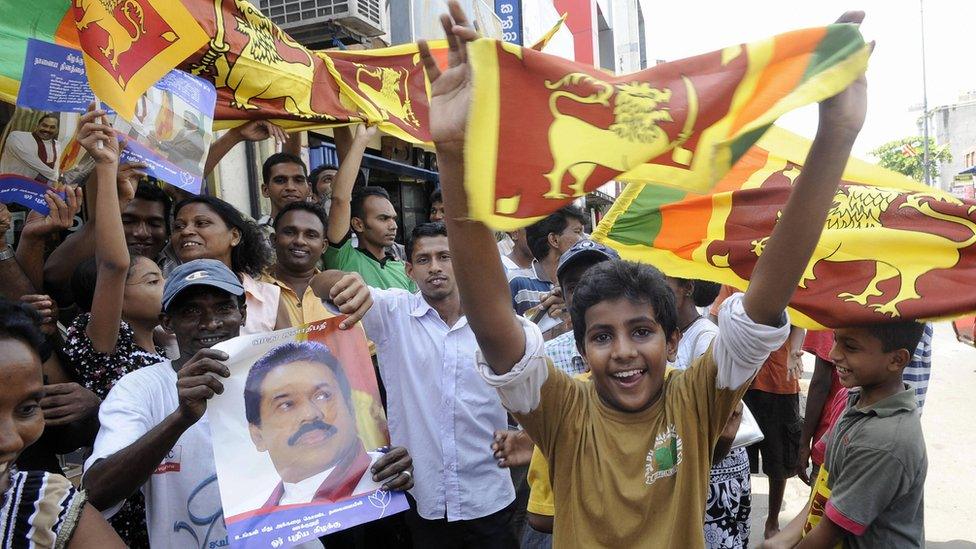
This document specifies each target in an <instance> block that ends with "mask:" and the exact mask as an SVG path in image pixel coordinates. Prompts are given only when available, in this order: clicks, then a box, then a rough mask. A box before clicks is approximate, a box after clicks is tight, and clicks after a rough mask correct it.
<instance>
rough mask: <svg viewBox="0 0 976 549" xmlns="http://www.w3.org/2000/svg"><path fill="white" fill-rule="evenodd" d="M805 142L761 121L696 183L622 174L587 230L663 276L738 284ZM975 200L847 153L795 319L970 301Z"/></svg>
mask: <svg viewBox="0 0 976 549" xmlns="http://www.w3.org/2000/svg"><path fill="white" fill-rule="evenodd" d="M809 147H810V142H809V141H807V140H805V139H803V138H800V137H798V136H796V135H794V134H791V133H789V132H787V131H785V130H782V129H780V128H776V127H774V128H771V129H770V130H769V131H768V132H767V133H766V135H765V136H764V137H763V138H762V139H761V140H760V141H759V142H758V144H757V145H756V146H754V147H752V148H751V149H749V150H748V151H747V152H746V154H745V155H743V156H742V157H741V158H740V159H739V161H738V162H737V163H736V165H735V166H734V167H733V168H732V169H731V170H730V171H729V172H728V173H727V174H726V175H725V177H723V178H722V179H721V180H720V181H719V182H718V184H717V185H716V186H715V187H714V188H713V189H712V190H711V191H710V192H707V193H695V192H691V191H686V190H680V189H675V188H668V187H662V186H658V185H641V184H635V183H631V184H629V185H628V186H627V188H626V189H625V190H624V192H623V193H622V194H621V195H620V196H619V197H618V198H617V201H616V202H615V203H614V205H613V206H612V207H611V208H610V211H609V212H608V213H607V215H606V216H605V217H604V219H603V220H602V221H601V222H600V224H599V226H598V227H597V229H596V231H594V234H593V238H594V239H595V240H598V241H600V242H603V243H604V244H607V245H609V246H612V247H613V248H615V249H616V250H617V251H619V252H620V254H621V256H622V257H624V258H626V259H630V260H633V261H639V262H642V263H649V264H651V265H654V266H655V267H658V268H660V269H661V270H662V271H664V272H665V273H666V274H668V275H670V276H676V277H681V278H692V279H702V280H712V281H715V282H721V283H724V284H729V285H732V286H734V287H736V288H740V289H745V288H746V287H747V286H748V284H749V278H750V276H751V275H752V270H753V268H754V267H755V265H756V262H757V260H758V259H759V256H760V255H762V253H763V250H764V247H765V245H766V242H767V239H768V238H769V235H770V234H771V233H772V230H773V227H774V226H775V224H776V220H777V219H778V216H779V214H780V213H781V212H782V210H783V207H784V206H785V205H786V201H787V199H788V198H789V193H790V190H791V185H792V184H793V182H794V181H795V180H796V177H797V176H798V175H799V174H800V172H801V170H802V169H803V161H804V159H805V158H806V153H807V151H808V150H809ZM974 212H976V202H974V201H971V200H960V199H958V198H956V197H954V196H952V195H949V194H947V193H944V192H942V191H939V190H937V189H933V188H931V187H926V186H924V185H921V184H919V183H916V182H915V181H913V180H911V179H909V178H907V177H905V176H902V175H900V174H897V173H894V172H891V171H888V170H885V169H883V168H880V167H878V166H875V165H873V164H868V163H866V162H862V161H860V160H857V159H854V158H851V159H850V161H849V162H848V164H847V169H846V170H845V171H844V174H843V176H842V181H841V184H840V187H839V189H838V191H837V194H836V195H835V196H834V203H833V206H832V207H831V209H830V213H829V214H828V217H827V222H826V226H825V227H824V232H823V235H822V236H821V238H820V241H819V243H818V245H817V248H816V251H815V252H814V254H813V258H812V259H811V261H810V265H809V267H807V270H806V272H805V273H804V275H803V279H802V280H801V282H800V285H799V287H798V288H797V290H796V293H795V294H794V296H793V301H792V302H791V304H790V307H791V321H792V322H793V323H794V324H796V325H799V326H802V327H805V328H812V329H817V328H823V327H830V328H836V327H840V326H851V325H860V324H870V323H877V322H885V321H894V320H904V319H918V318H921V319H926V318H941V317H948V316H954V315H959V314H963V313H968V312H972V311H976V295H974V294H973V292H972V291H971V290H972V280H973V278H974V277H976V213H974Z"/></svg>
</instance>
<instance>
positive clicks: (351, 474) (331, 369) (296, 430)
mask: <svg viewBox="0 0 976 549" xmlns="http://www.w3.org/2000/svg"><path fill="white" fill-rule="evenodd" d="M244 410H245V415H246V417H247V423H248V429H249V431H250V434H251V440H252V441H253V442H254V447H255V449H257V450H258V451H259V452H267V453H268V455H269V457H270V458H271V462H272V463H273V464H274V467H275V470H276V471H277V473H278V475H279V476H280V477H281V482H279V483H278V485H277V487H275V489H274V491H273V492H272V493H271V495H270V496H269V498H268V500H267V501H266V502H265V504H264V508H265V509H268V508H273V507H276V506H279V505H290V504H297V503H312V502H335V501H339V500H342V499H345V498H348V497H350V496H352V495H355V494H362V493H367V492H372V491H374V490H376V489H378V488H379V487H380V484H379V483H378V482H375V481H373V479H372V475H371V474H370V470H369V469H370V465H372V463H373V462H375V461H376V460H377V459H378V458H379V457H381V456H382V454H380V453H379V452H366V450H365V449H364V448H363V443H362V441H361V440H360V439H359V437H358V435H357V431H356V418H355V409H354V407H353V400H352V394H351V389H350V387H349V381H348V379H347V378H346V374H345V373H344V372H343V369H342V367H341V366H340V364H339V361H338V360H337V359H336V357H335V356H333V354H332V352H331V351H329V349H328V348H327V347H326V346H325V345H323V344H321V343H316V342H289V343H285V344H283V345H280V346H278V347H275V348H274V349H272V350H271V351H270V352H268V353H267V354H266V355H264V356H263V357H261V359H260V360H258V361H257V362H255V363H254V365H253V366H252V367H251V369H250V371H249V372H248V375H247V381H246V383H245V387H244Z"/></svg>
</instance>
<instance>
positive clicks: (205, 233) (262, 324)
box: [170, 196, 280, 335]
mask: <svg viewBox="0 0 976 549" xmlns="http://www.w3.org/2000/svg"><path fill="white" fill-rule="evenodd" d="M170 242H171V244H172V246H173V250H174V251H175V252H176V255H177V256H178V257H179V259H180V261H181V262H183V263H186V262H187V261H192V260H194V259H216V260H217V261H221V262H223V263H224V264H225V265H227V266H228V267H230V269H231V270H232V271H234V273H236V274H237V276H238V277H240V279H241V283H242V284H243V285H244V291H245V296H246V305H247V317H246V320H245V323H244V326H242V327H241V334H242V335H243V334H259V333H263V332H271V331H274V328H275V323H276V320H277V315H278V298H279V296H280V293H279V292H280V290H279V288H278V287H277V286H275V285H273V284H268V283H267V282H260V281H258V280H256V278H257V277H258V276H260V275H261V273H262V272H263V271H264V269H265V268H266V267H267V266H268V265H269V264H270V263H271V250H270V248H269V247H268V243H267V239H266V238H265V237H264V234H263V233H262V232H261V230H260V229H259V228H258V226H257V224H255V223H254V222H253V221H250V220H248V219H245V218H244V216H243V215H241V213H240V212H239V211H237V209H236V208H234V207H233V206H231V205H230V204H228V203H227V202H224V201H223V200H221V199H219V198H216V197H213V196H194V197H191V198H187V199H186V200H183V201H182V202H180V203H179V204H177V205H176V209H175V210H174V212H173V234H172V235H171V237H170Z"/></svg>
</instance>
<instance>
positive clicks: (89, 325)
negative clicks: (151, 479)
mask: <svg viewBox="0 0 976 549" xmlns="http://www.w3.org/2000/svg"><path fill="white" fill-rule="evenodd" d="M95 119H96V115H95V114H94V113H87V114H85V115H84V116H82V118H81V120H79V123H78V124H79V128H80V129H79V131H78V140H79V142H80V143H81V145H82V146H83V147H85V149H86V150H87V151H88V153H89V154H90V155H91V157H92V159H93V160H94V162H95V173H96V178H95V183H94V184H95V185H97V191H98V192H97V195H96V198H95V221H94V225H95V233H94V236H95V241H96V242H98V246H96V247H95V257H94V258H90V259H88V260H86V261H83V262H82V263H81V264H79V265H78V267H77V268H76V269H75V272H74V274H73V275H72V276H71V293H72V295H73V296H74V298H75V303H77V304H78V306H79V308H80V309H81V310H82V311H83V314H81V315H79V316H78V317H76V318H75V320H74V322H72V324H71V327H70V328H68V334H67V338H66V339H65V345H64V357H65V363H64V367H65V370H66V371H67V373H68V374H69V375H70V376H71V377H72V378H73V379H75V380H78V382H79V383H81V384H82V385H84V386H85V387H87V388H88V389H90V390H91V391H92V392H94V393H95V394H96V395H98V397H99V398H100V399H104V398H105V397H106V396H107V395H108V392H109V391H110V390H111V389H112V387H113V386H114V385H115V383H116V382H117V381H118V380H119V379H121V378H122V376H124V375H125V374H127V373H129V372H132V371H134V370H137V369H139V368H142V367H143V366H150V365H153V364H157V363H159V362H162V361H164V360H166V357H164V356H163V352H162V350H161V349H159V348H157V347H156V345H155V344H154V343H153V329H154V328H155V327H156V325H157V324H158V323H159V313H160V310H161V308H162V307H161V302H162V299H163V274H162V272H160V270H159V267H158V266H157V265H156V263H155V262H153V260H151V259H149V258H147V257H143V256H138V255H130V254H129V250H128V248H127V246H126V240H125V232H124V231H123V228H122V212H121V210H120V205H119V193H118V185H117V184H116V174H117V172H118V161H119V152H120V151H119V143H118V141H117V140H116V139H114V137H113V138H110V139H105V140H101V141H102V146H101V147H99V146H98V142H99V141H100V136H101V135H102V134H104V133H105V131H104V130H101V129H99V128H100V127H101V126H100V125H99V124H97V123H95ZM111 522H112V526H113V527H114V528H115V529H116V530H117V531H118V532H119V535H121V536H122V538H123V539H124V540H125V542H126V543H127V544H128V545H130V546H132V547H148V545H149V535H148V531H147V529H146V509H145V506H144V502H143V497H142V494H141V493H136V494H134V495H133V496H132V497H130V498H129V499H128V500H127V501H126V503H125V504H124V506H123V507H122V509H120V510H119V512H117V513H116V514H115V515H113V516H112V519H111Z"/></svg>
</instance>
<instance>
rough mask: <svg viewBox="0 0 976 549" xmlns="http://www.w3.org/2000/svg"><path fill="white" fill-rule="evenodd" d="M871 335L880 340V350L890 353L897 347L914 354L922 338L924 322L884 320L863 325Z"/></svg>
mask: <svg viewBox="0 0 976 549" xmlns="http://www.w3.org/2000/svg"><path fill="white" fill-rule="evenodd" d="M864 329H865V330H867V332H868V333H869V334H871V336H872V337H874V338H877V339H878V340H879V341H881V351H882V352H885V353H890V352H892V351H897V350H898V349H905V350H906V351H908V354H909V356H911V355H913V354H915V348H916V347H918V342H919V341H921V340H922V333H923V332H924V331H925V324H922V323H921V322H915V321H914V320H906V321H903V322H885V323H881V324H869V325H867V326H864Z"/></svg>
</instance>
